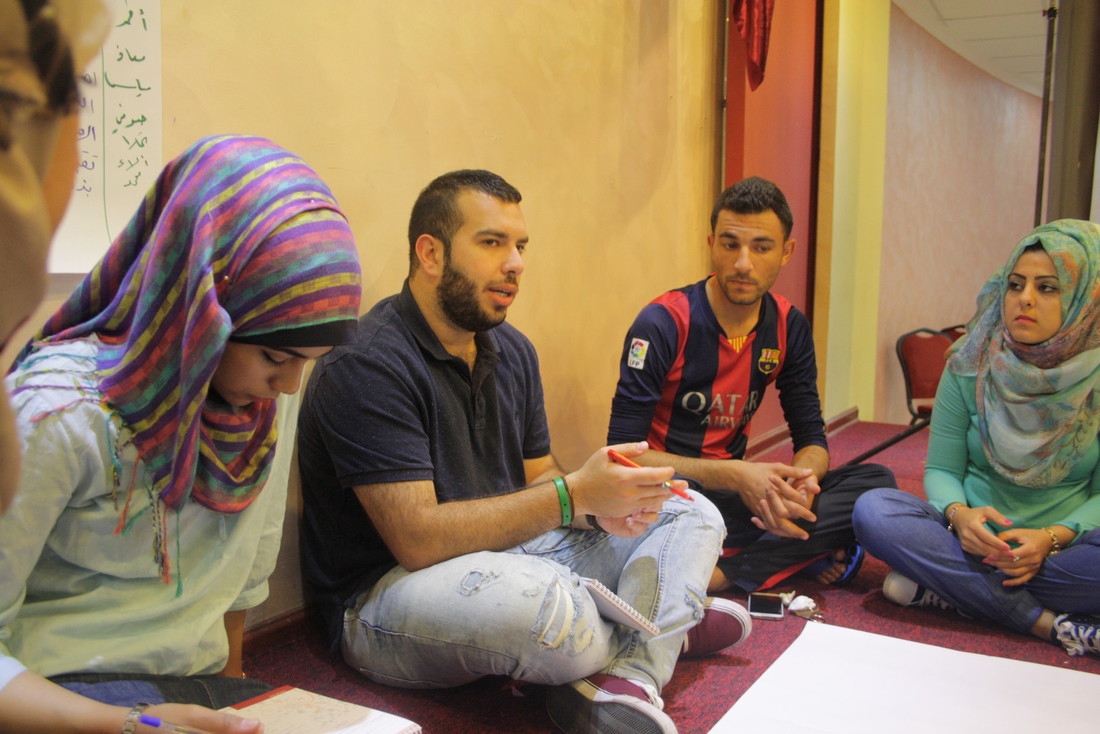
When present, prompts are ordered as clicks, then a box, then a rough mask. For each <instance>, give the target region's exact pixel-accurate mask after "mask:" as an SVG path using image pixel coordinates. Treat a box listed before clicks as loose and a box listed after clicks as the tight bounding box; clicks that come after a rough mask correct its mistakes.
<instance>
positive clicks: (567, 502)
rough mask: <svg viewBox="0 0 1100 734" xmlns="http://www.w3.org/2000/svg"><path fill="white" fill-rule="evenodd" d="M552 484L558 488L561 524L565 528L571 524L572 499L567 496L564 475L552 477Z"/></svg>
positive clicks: (567, 490) (567, 489) (567, 491)
mask: <svg viewBox="0 0 1100 734" xmlns="http://www.w3.org/2000/svg"><path fill="white" fill-rule="evenodd" d="M554 486H555V487H557V488H558V502H559V503H560V504H561V526H562V527H563V528H567V527H569V526H570V525H572V524H573V499H572V498H571V497H570V496H569V487H568V486H567V485H566V484H565V477H554Z"/></svg>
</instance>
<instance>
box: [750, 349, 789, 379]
mask: <svg viewBox="0 0 1100 734" xmlns="http://www.w3.org/2000/svg"><path fill="white" fill-rule="evenodd" d="M782 354H783V352H782V350H779V349H761V350H760V359H758V360H756V368H757V369H758V370H760V371H761V372H763V373H764V374H765V375H770V374H771V373H773V372H775V370H776V368H777V367H779V357H780V356H782Z"/></svg>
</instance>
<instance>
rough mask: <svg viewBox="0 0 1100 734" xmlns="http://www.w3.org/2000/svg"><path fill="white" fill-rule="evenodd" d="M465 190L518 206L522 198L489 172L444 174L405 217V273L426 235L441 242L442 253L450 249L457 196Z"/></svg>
mask: <svg viewBox="0 0 1100 734" xmlns="http://www.w3.org/2000/svg"><path fill="white" fill-rule="evenodd" d="M467 189H472V190H474V191H480V192H482V193H484V194H488V195H489V196H492V197H493V198H495V199H499V200H500V201H505V202H508V203H510V204H518V203H520V201H522V200H523V196H522V195H520V193H519V191H517V190H516V187H515V186H512V184H510V183H508V182H507V181H505V180H504V179H503V178H501V177H500V176H498V175H497V174H495V173H493V172H492V171H484V170H480V169H463V170H461V171H451V172H450V173H444V174H443V175H442V176H440V177H438V178H436V179H435V180H434V181H432V182H431V183H430V184H428V185H427V186H426V187H425V188H424V190H423V191H421V192H420V196H418V197H416V203H415V204H413V209H412V214H411V215H410V216H409V272H410V273H411V272H412V271H413V270H415V269H416V267H417V260H416V241H417V240H418V239H419V238H420V235H423V234H429V235H431V236H432V237H435V238H436V239H438V240H440V241H442V242H443V248H444V252H447V251H448V250H449V249H450V246H451V237H453V236H454V233H455V232H457V231H458V228H459V227H461V226H462V212H461V211H459V209H458V203H457V202H458V195H459V194H461V193H462V192H463V191H466V190H467Z"/></svg>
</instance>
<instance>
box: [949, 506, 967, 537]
mask: <svg viewBox="0 0 1100 734" xmlns="http://www.w3.org/2000/svg"><path fill="white" fill-rule="evenodd" d="M960 507H966V505H964V504H963V503H962V502H955V503H953V504H951V505H948V507H947V509H948V510H950V512H945V513H944V517H946V518H947V532H949V533H953V532H955V513H956V512H958V511H959V508H960Z"/></svg>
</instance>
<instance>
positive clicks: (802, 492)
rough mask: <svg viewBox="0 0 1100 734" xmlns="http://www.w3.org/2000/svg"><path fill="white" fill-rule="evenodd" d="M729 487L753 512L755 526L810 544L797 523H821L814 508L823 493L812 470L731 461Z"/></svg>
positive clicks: (769, 463)
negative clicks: (819, 495)
mask: <svg viewBox="0 0 1100 734" xmlns="http://www.w3.org/2000/svg"><path fill="white" fill-rule="evenodd" d="M729 466H730V471H731V473H732V477H731V481H730V482H729V484H728V485H727V486H729V487H733V488H734V491H736V492H737V494H738V495H740V497H741V501H742V502H744V503H745V507H747V508H748V509H749V510H750V511H751V512H753V513H755V514H754V515H753V517H752V522H753V524H754V525H756V527H758V528H760V529H761V530H766V531H768V532H770V533H772V534H774V535H778V536H780V537H783V538H797V539H799V540H806V539H807V538H809V537H810V534H809V533H808V532H806V530H804V529H803V528H800V527H799V526H798V525H796V524H795V523H796V521H798V520H805V521H807V522H817V515H815V514H814V513H813V512H812V511H811V510H810V508H811V507H813V504H814V496H815V495H818V494H820V493H821V487H820V485H818V483H817V476H816V475H815V474H814V473H813V470H812V469H809V468H806V467H797V466H790V465H788V464H780V463H778V462H760V463H757V462H752V461H742V460H736V459H735V460H731V461H730V462H729Z"/></svg>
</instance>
